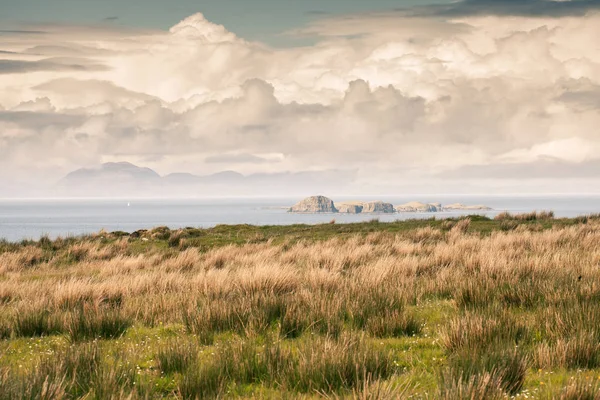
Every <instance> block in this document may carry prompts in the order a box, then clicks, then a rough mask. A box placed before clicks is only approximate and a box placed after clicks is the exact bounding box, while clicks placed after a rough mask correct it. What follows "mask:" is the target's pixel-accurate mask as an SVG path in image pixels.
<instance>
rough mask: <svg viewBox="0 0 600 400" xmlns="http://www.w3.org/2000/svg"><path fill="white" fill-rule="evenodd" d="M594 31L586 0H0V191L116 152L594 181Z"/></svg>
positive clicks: (215, 166) (502, 189) (428, 180)
mask: <svg viewBox="0 0 600 400" xmlns="http://www.w3.org/2000/svg"><path fill="white" fill-rule="evenodd" d="M597 37H600V0H571V1H550V0H519V1H516V0H460V1H452V2H449V1H446V2H444V1H437V2H429V3H426V2H423V1H408V0H407V1H401V0H395V1H391V0H373V1H369V2H365V1H339V0H329V1H312V0H305V1H292V0H278V1H272V0H256V1H249V0H221V1H218V2H216V1H208V0H198V1H192V0H181V1H172V2H165V1H159V0H145V1H142V0H130V1H118V2H117V1H113V0H107V1H96V0H78V1H76V0H53V1H40V0H19V1H8V0H0V88H1V90H0V182H2V185H1V186H2V188H0V196H7V195H10V194H15V193H24V192H26V190H24V189H27V188H29V189H31V188H33V187H39V188H47V187H51V186H52V185H53V184H55V183H56V182H57V181H58V180H60V179H61V177H63V176H64V175H65V174H67V173H68V172H70V171H73V170H75V169H78V168H81V167H87V168H90V167H94V166H98V165H100V164H102V163H106V162H115V161H128V162H131V163H134V164H136V165H140V166H145V167H149V168H152V169H154V170H155V171H157V172H158V173H159V174H161V175H166V174H169V173H173V172H189V173H193V174H198V175H207V174H212V173H216V172H220V171H225V170H234V171H237V172H240V173H242V174H245V175H248V174H277V173H282V172H290V173H304V172H310V173H313V174H318V173H323V174H328V173H331V171H341V172H343V173H342V175H343V176H345V177H347V176H351V177H352V178H351V182H349V186H348V187H349V189H348V190H351V191H354V192H356V193H359V192H360V193H363V192H364V191H374V192H378V193H382V194H390V195H391V194H398V193H407V192H425V191H427V192H440V193H441V192H443V193H469V192H484V193H491V192H493V193H508V192H510V193H515V192H519V193H520V192H536V193H537V192H540V193H541V192H544V193H549V192H551V193H556V192H577V193H588V192H589V193H599V192H600V186H599V185H598V183H600V180H599V179H600V133H599V131H598V128H597V127H598V126H600V42H599V41H597V40H594V38H597ZM29 192H31V191H29ZM384 192H385V193H384Z"/></svg>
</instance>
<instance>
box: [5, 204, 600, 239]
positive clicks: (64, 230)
mask: <svg viewBox="0 0 600 400" xmlns="http://www.w3.org/2000/svg"><path fill="white" fill-rule="evenodd" d="M353 199H357V200H372V199H370V198H369V199H361V198H353ZM379 199H381V200H384V201H389V202H391V203H393V204H403V203H406V202H408V201H413V200H418V201H423V202H442V204H451V203H456V202H461V203H465V204H484V205H487V206H489V207H492V208H494V211H490V212H482V213H480V214H483V215H488V216H494V215H495V214H497V213H498V212H501V211H505V210H507V211H511V212H526V211H533V210H553V211H554V212H555V213H556V215H557V216H560V217H574V216H578V215H585V214H590V213H598V212H600V196H540V197H531V196H529V197H508V196H507V197H502V196H494V197H491V196H431V197H427V196H425V197H418V196H410V197H387V198H386V197H380V198H379ZM298 200H300V199H298V198H293V199H282V198H280V199H240V198H237V199H210V200H208V199H202V200H190V199H186V200H172V199H168V200H164V199H160V200H158V199H156V200H148V199H145V200H136V199H119V200H113V199H111V200H105V199H103V200H90V199H69V200H0V238H4V239H7V240H9V241H18V240H21V239H25V238H28V239H37V238H39V237H40V236H42V235H49V236H50V237H57V236H63V237H65V236H76V235H81V234H85V233H92V232H97V231H99V230H101V229H105V230H107V231H116V230H121V231H127V232H131V231H134V230H137V229H147V228H152V227H155V226H162V225H166V226H168V227H171V228H182V227H187V226H191V227H202V228H207V227H212V226H215V225H218V224H252V225H290V224H318V223H324V222H329V221H331V220H332V219H333V218H335V220H336V222H337V223H351V222H360V221H368V220H370V219H373V218H378V219H379V220H380V221H382V222H386V221H395V220H402V219H409V218H430V217H432V216H436V217H438V218H444V217H451V216H458V215H461V214H467V213H460V212H453V213H417V214H413V213H402V214H388V215H385V214H382V215H376V216H374V215H366V214H365V215H360V214H359V215H344V214H336V215H332V214H326V215H300V214H289V213H287V212H286V211H287V210H286V207H289V206H290V205H292V204H294V203H295V202H297V201H298ZM468 214H472V212H469V213H468Z"/></svg>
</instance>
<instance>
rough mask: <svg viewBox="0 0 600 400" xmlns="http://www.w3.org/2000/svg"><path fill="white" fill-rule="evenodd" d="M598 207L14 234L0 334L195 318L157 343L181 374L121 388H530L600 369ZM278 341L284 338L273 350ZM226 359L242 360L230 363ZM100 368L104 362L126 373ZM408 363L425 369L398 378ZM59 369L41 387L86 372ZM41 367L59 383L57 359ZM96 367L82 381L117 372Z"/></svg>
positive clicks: (500, 391) (3, 264) (5, 342)
mask: <svg viewBox="0 0 600 400" xmlns="http://www.w3.org/2000/svg"><path fill="white" fill-rule="evenodd" d="M549 218H551V215H549V214H540V213H538V214H536V216H535V218H533V217H532V216H529V217H527V218H526V217H523V218H509V217H508V216H504V217H501V218H500V219H502V220H503V221H502V223H504V221H506V220H517V221H533V220H541V219H549ZM586 222H587V223H585V224H583V223H581V224H571V225H570V226H557V227H555V228H552V229H541V230H540V229H539V228H537V227H536V226H535V225H533V224H527V225H520V222H519V223H518V224H517V226H516V227H515V228H514V229H512V228H511V229H504V228H502V227H501V226H500V224H499V225H498V227H499V229H497V230H494V231H492V232H490V233H485V234H483V233H478V232H473V231H472V229H471V228H472V226H471V221H470V220H468V219H463V220H458V221H452V223H448V224H446V223H444V224H441V225H438V226H439V227H438V226H436V227H433V226H427V227H421V228H418V229H413V230H406V231H404V232H399V233H390V232H384V231H374V232H371V233H367V234H362V235H354V236H349V237H344V238H333V239H328V240H322V241H308V240H291V239H290V240H285V238H284V240H278V241H274V240H268V241H266V242H260V243H247V244H244V245H234V244H224V245H221V246H215V247H212V248H208V249H207V248H204V247H199V246H198V247H196V246H194V245H193V244H191V242H189V241H186V233H185V232H184V231H180V232H176V233H174V234H171V233H170V232H166V231H165V230H164V229H162V228H161V229H157V230H154V231H151V232H148V233H147V235H148V237H149V240H147V241H143V240H141V239H139V238H127V237H124V238H113V239H110V238H107V236H109V234H106V233H101V234H98V235H95V236H92V237H89V238H84V239H80V240H71V241H62V242H52V241H50V242H48V241H43V242H40V243H38V244H35V243H28V244H25V245H18V246H12V247H6V248H5V249H3V250H2V251H1V252H0V316H2V320H1V322H0V339H2V338H4V339H2V341H0V345H1V346H0V351H2V349H6V348H9V347H10V346H11V344H10V343H13V342H14V343H18V341H19V340H22V338H30V337H40V336H41V337H54V336H56V337H63V336H64V337H66V338H67V339H68V340H69V341H70V343H79V342H85V341H88V340H93V339H101V340H103V341H105V342H106V343H107V346H108V345H110V344H111V343H113V342H114V343H117V342H118V339H119V338H121V337H122V335H123V334H125V333H126V332H128V330H130V329H131V327H136V329H141V328H144V329H161V328H160V327H164V326H173V327H176V328H174V329H179V331H178V332H179V333H178V334H177V335H179V336H176V338H175V339H174V342H169V347H164V346H162V347H160V348H158V349H157V350H156V354H155V356H154V357H153V358H152V360H153V361H152V362H150V361H148V363H150V364H148V365H153V367H152V368H150V367H146V368H149V369H148V371H146V372H147V375H148V377H147V378H145V379H146V380H149V381H150V382H156V385H157V386H160V385H162V384H163V383H164V382H163V381H162V379H167V378H164V377H163V376H162V375H160V374H159V375H157V372H156V371H161V370H162V371H163V374H167V375H168V376H169V378H168V379H167V380H169V379H171V377H172V379H173V381H174V382H175V383H174V384H173V386H169V385H167V384H166V383H164V385H166V387H167V389H163V390H162V391H158V392H156V391H153V390H154V389H152V390H151V389H147V388H146V389H144V390H145V391H142V390H141V389H135V388H134V386H133V382H134V381H135V380H132V379H131V378H130V377H129V375H127V374H128V373H129V372H127V373H125V375H126V376H127V380H126V381H124V382H125V383H123V384H122V385H121V384H119V385H117V386H116V387H117V388H118V390H120V391H121V392H119V393H120V394H123V393H127V395H132V396H133V394H132V393H135V396H140V397H153V396H154V397H161V396H163V395H171V396H175V397H184V398H194V397H200V398H202V397H209V398H210V397H218V396H222V395H224V394H226V393H227V392H228V391H229V392H230V394H231V395H232V396H233V395H236V396H237V395H239V396H243V395H245V394H248V393H246V392H245V390H246V389H240V388H241V387H245V386H244V385H246V386H249V387H251V388H254V389H249V390H250V392H249V393H250V394H252V393H254V392H253V390H259V393H260V390H267V391H270V390H274V391H275V392H274V393H279V394H275V395H274V396H275V398H276V397H277V396H278V395H281V396H283V394H284V393H287V395H290V396H291V395H293V394H294V393H296V394H297V393H304V395H306V394H307V393H312V394H315V395H319V396H321V395H322V396H328V397H335V398H338V397H340V396H341V397H344V396H350V398H378V396H380V398H394V397H395V396H396V398H398V397H403V396H405V395H407V396H408V394H407V393H409V392H410V393H412V395H415V393H416V395H417V397H418V396H419V393H420V395H424V393H426V392H430V393H434V392H435V393H437V394H436V396H438V397H441V398H471V399H477V398H485V397H486V396H487V397H488V398H501V397H502V396H504V395H507V394H509V395H515V394H518V393H519V392H520V391H521V390H522V388H523V387H524V385H527V384H528V383H527V381H526V377H527V374H529V372H527V371H534V370H537V369H544V370H546V369H554V370H556V371H562V372H561V373H562V374H566V375H565V376H567V375H568V374H569V372H568V371H577V370H582V369H583V370H589V371H594V370H597V369H600V328H599V327H600V307H598V304H600V303H599V301H600V224H599V223H597V222H596V221H595V220H593V221H592V220H591V221H586ZM174 237H175V238H176V240H174V239H173V238H174ZM424 310H425V311H424ZM228 335H232V336H228ZM232 337H233V338H232ZM224 338H225V339H224ZM409 338H417V339H419V338H420V339H423V340H425V339H426V338H427V340H429V338H432V340H434V343H433V344H430V345H429V346H430V347H429V348H427V349H425V350H420V351H422V352H425V351H431V352H439V353H441V354H443V360H444V361H442V364H441V365H437V364H435V365H434V364H432V361H431V357H430V358H429V361H427V364H424V365H425V367H423V371H422V373H423V374H429V375H428V376H430V377H431V376H433V377H434V378H433V379H434V382H433V385H434V387H433V388H432V387H431V385H432V383H431V379H430V380H429V381H427V379H425V380H423V382H425V383H423V384H428V385H429V389H427V390H425V389H423V391H419V390H420V389H419V385H418V383H419V378H418V376H419V373H420V372H419V369H418V368H419V367H418V364H417V363H415V362H413V361H414V358H410V357H409V358H408V361H406V362H408V364H406V365H408V367H404V366H403V367H402V368H401V367H399V366H398V367H396V364H395V362H396V360H401V359H402V357H405V356H403V355H402V351H405V350H399V349H403V347H402V346H404V343H406V342H405V341H406V340H409ZM190 340H192V341H194V343H193V344H190V343H191V342H190ZM223 340H225V344H223ZM411 340H413V339H411ZM178 341H180V342H178ZM182 343H184V344H182ZM266 343H267V344H268V343H272V344H271V346H274V347H269V349H270V350H269V351H272V352H273V353H269V354H266V353H264V352H263V350H260V348H261V347H260V346H261V345H265V344H266ZM382 345H383V346H384V347H385V346H392V348H391V349H392V352H391V353H390V352H388V351H383V349H382V348H378V347H377V346H382ZM204 346H208V347H211V346H213V347H214V346H225V347H220V349H221V350H219V351H216V356H215V357H217V358H216V359H213V360H212V361H203V358H202V356H201V355H198V354H195V353H197V349H198V348H202V347H204ZM227 346H230V347H227ZM231 346H234V347H231ZM235 346H241V347H239V349H237V350H236V347H235ZM372 346H375V347H372ZM394 346H398V347H397V348H396V347H394ZM386 348H387V347H386ZM188 349H194V350H193V352H194V354H193V355H190V354H188V353H186V351H188ZM315 349H321V351H320V352H318V351H315ZM515 349H516V350H515ZM238 350H239V351H238ZM388 350H389V348H388ZM190 351H192V350H190ZM515 351H516V353H514V352H515ZM200 352H201V351H200ZM227 352H230V353H227ZM253 352H254V353H253ZM326 352H333V353H331V354H324V353H326ZM343 352H350V354H349V357H350V358H344V357H342V353H343ZM513 353H514V354H513ZM252 354H254V355H252ZM390 354H391V355H390ZM423 354H425V353H422V354H421V355H418V356H415V357H417V358H419V357H424V356H423ZM435 354H437V353H435ZM229 356H231V357H233V356H235V357H238V358H236V360H237V361H236V363H237V364H236V365H232V364H228V362H230V361H226V358H227V357H229ZM219 357H221V358H219ZM245 357H246V358H245ZM361 360H362V361H361ZM411 360H413V361H411ZM18 363H19V361H18V360H15V359H10V360H8V361H6V362H1V361H0V368H8V369H5V370H3V371H4V372H2V374H4V375H2V376H4V378H2V379H1V380H0V391H1V390H2V389H3V387H4V389H5V390H9V389H7V388H9V387H10V388H12V389H10V390H13V392H11V393H16V392H14V390H17V389H15V387H16V386H14V385H13V386H11V384H10V383H7V382H10V381H11V380H12V381H15V382H17V383H18V382H20V381H19V380H18V379H16V378H15V376H21V377H22V376H23V374H22V373H19V372H16V371H17V370H16V369H15V368H17V369H18V367H15V365H17V366H18ZM152 363H154V364H152ZM247 363H250V364H247ZM359 365H363V366H366V367H365V368H367V367H368V368H367V369H364V368H363V369H361V368H362V367H361V368H358V366H359ZM398 365H400V364H398ZM403 365H404V364H403ZM225 367H227V368H230V369H231V370H228V371H229V372H227V373H226V374H223V373H221V372H218V371H221V370H220V368H225ZM103 368H105V367H103ZM403 368H407V370H404V369H403ZM99 371H100V370H98V371H94V372H90V376H92V377H93V379H100V378H98V376H97V374H99V373H109V372H107V370H106V369H101V371H100V372H99ZM407 371H408V372H407ZM457 371H458V372H457ZM565 371H566V372H565ZM32 373H33V372H32ZM46 373H47V374H49V375H48V376H51V373H50V372H47V371H46ZM404 373H408V374H409V376H410V377H411V378H410V379H412V380H413V381H415V382H416V383H417V384H415V385H412V384H411V385H402V384H401V385H398V384H396V383H397V381H398V379H401V378H402V377H401V374H404ZM33 374H34V373H33ZM52 374H55V375H56V374H58V375H56V376H54V375H52V376H54V378H52V379H55V380H54V381H52V382H48V383H47V384H46V386H45V387H46V389H44V388H43V387H42V388H41V389H40V390H52V391H53V392H52V393H59V392H60V393H63V392H64V393H66V394H65V396H66V397H69V396H67V395H68V393H71V392H72V391H73V390H74V389H73V388H72V387H71V386H69V385H70V383H69V382H66V383H65V382H62V381H61V379H63V378H64V376H61V375H60V374H63V375H64V371H62V372H61V371H58V372H57V371H54V372H52ZM173 374H174V375H173ZM324 374H330V375H324ZM360 374H370V375H368V376H366V375H365V376H360ZM322 376H329V378H326V379H325V380H323V379H322ZM7 377H8V378H7ZM319 377H321V378H319ZM29 378H30V379H33V381H35V382H37V381H40V380H41V383H40V385H41V386H44V379H42V378H43V377H39V376H37V375H36V376H33V375H32V376H30V377H29ZM34 378H35V379H37V381H36V380H35V379H34ZM15 379H16V380H15ZM19 379H20V378H19ZM89 379H92V378H89ZM93 379H92V380H91V381H90V382H92V383H89V385H88V386H86V387H87V389H86V390H87V392H86V393H84V394H82V395H85V394H87V393H92V394H93V393H94V391H100V390H108V389H107V388H106V387H104V386H100V385H96V384H95V383H93V382H95V381H93ZM114 379H116V378H114ZM211 379H212V380H211ZM407 379H408V378H407ZM169 382H170V381H169ZM394 382H396V383H394ZM407 382H408V381H407ZM415 382H413V383H415ZM141 383H143V382H142V381H138V386H139V385H141ZM19 384H20V383H19ZM2 385H4V386H2ZM94 385H96V386H94ZM203 385H205V386H203ZM211 385H212V386H211ZM232 385H233V386H232ZM142 386H143V385H142ZM555 386H556V387H554V388H553V389H549V390H554V391H553V392H552V391H551V392H548V393H555V394H556V396H559V395H560V393H563V392H561V390H562V386H565V387H567V386H566V384H565V385H563V384H562V383H560V382H558V383H557V382H555ZM232 387H233V389H232ZM398 387H401V389H397V388H398ZM257 388H259V389H257ZM407 388H410V390H409V389H407ZM576 389H577V388H576V387H574V386H572V385H571V386H568V387H567V388H566V389H564V393H563V397H565V398H577V397H573V393H576ZM232 390H233V391H232ZM582 390H583V389H582ZM594 390H595V389H594ZM70 391H71V392H70ZM278 391H279V392H278ZM590 391H592V389H590V388H589V387H586V389H585V393H584V394H585V395H586V396H587V395H588V394H589V392H590ZM32 393H33V392H32ZM36 393H37V392H36ZM49 393H50V392H49ZM77 393H79V392H77ZM194 393H196V395H194ZM199 393H200V394H199ZM244 393H245V394H244ZM378 393H379V394H378ZM540 393H541V392H540ZM594 393H596V392H594ZM594 393H592V396H595V395H597V393H596V394H594ZM255 394H256V393H255ZM546 394H547V393H546ZM57 396H58V394H57ZM10 398H12V397H10ZM586 398H588V397H586ZM589 398H596V397H589ZM0 399H3V397H2V395H0Z"/></svg>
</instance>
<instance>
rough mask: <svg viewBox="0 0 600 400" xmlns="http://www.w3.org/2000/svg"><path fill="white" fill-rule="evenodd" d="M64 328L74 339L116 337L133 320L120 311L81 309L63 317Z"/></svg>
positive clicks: (75, 340) (123, 331)
mask: <svg viewBox="0 0 600 400" xmlns="http://www.w3.org/2000/svg"><path fill="white" fill-rule="evenodd" d="M64 323H65V329H66V331H67V332H68V334H69V338H70V339H71V340H72V341H74V342H78V341H82V340H89V339H98V338H102V339H114V338H118V337H120V336H121V335H123V333H125V331H126V330H127V328H129V327H130V326H131V325H132V323H133V321H132V320H131V319H129V318H127V317H125V316H123V315H122V314H121V313H120V312H118V311H114V310H105V309H100V310H97V309H92V308H88V309H82V310H81V311H78V312H75V313H71V314H69V315H67V316H66V317H65V322H64Z"/></svg>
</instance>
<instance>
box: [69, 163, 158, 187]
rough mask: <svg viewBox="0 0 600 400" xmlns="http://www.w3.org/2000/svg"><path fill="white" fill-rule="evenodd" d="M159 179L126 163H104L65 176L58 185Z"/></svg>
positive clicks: (147, 171) (156, 175) (155, 175)
mask: <svg viewBox="0 0 600 400" xmlns="http://www.w3.org/2000/svg"><path fill="white" fill-rule="evenodd" d="M160 179H161V177H160V175H159V174H157V173H156V172H155V171H153V170H151V169H150V168H143V167H138V166H137V165H133V164H131V163H128V162H117V163H105V164H102V165H100V166H99V167H97V168H80V169H78V170H75V171H73V172H71V173H69V174H68V175H67V176H65V177H64V178H63V179H62V180H61V181H60V183H62V184H71V183H77V184H79V183H82V182H85V183H87V182H89V181H95V180H116V181H124V180H131V181H136V182H140V181H144V182H147V181H158V180H160Z"/></svg>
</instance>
